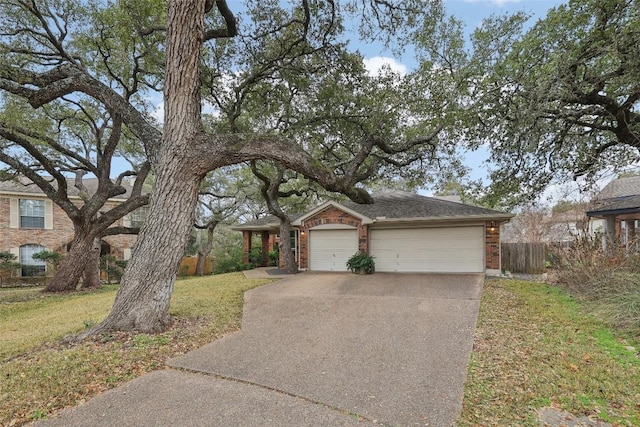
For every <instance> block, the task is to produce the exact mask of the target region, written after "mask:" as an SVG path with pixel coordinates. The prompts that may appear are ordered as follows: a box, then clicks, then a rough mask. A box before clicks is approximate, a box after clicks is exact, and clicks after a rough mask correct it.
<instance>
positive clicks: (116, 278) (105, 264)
mask: <svg viewBox="0 0 640 427" xmlns="http://www.w3.org/2000/svg"><path fill="white" fill-rule="evenodd" d="M126 266H127V261H125V260H118V259H116V257H114V256H113V255H103V256H101V257H100V269H101V270H102V271H104V273H105V275H106V276H107V283H113V282H115V283H120V279H122V274H124V269H125V267H126Z"/></svg>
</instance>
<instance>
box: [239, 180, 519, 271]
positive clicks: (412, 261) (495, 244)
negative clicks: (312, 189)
mask: <svg viewBox="0 0 640 427" xmlns="http://www.w3.org/2000/svg"><path fill="white" fill-rule="evenodd" d="M373 199H374V203H373V204H370V205H362V204H357V203H354V202H343V203H338V202H333V201H331V202H326V203H323V204H322V205H320V206H318V207H316V208H315V209H312V210H311V211H309V212H306V213H304V214H299V215H295V216H292V218H291V219H292V226H293V228H294V231H293V236H292V241H293V242H294V246H295V248H294V250H295V252H296V260H297V262H298V266H299V268H300V269H303V270H307V269H308V270H314V271H346V265H345V264H346V260H347V259H349V257H350V256H351V255H353V254H354V253H356V252H357V251H364V252H367V253H369V254H371V255H373V256H374V257H375V262H376V271H397V272H446V273H449V272H456V273H484V272H487V273H492V274H496V273H499V271H500V224H501V223H503V222H506V221H508V220H509V219H511V218H512V217H513V215H512V214H509V213H505V212H499V211H495V210H490V209H484V208H481V207H477V206H471V205H466V204H463V203H457V202H452V201H449V200H442V199H438V198H433V197H425V196H420V195H417V194H412V193H407V192H402V191H395V192H387V193H382V194H378V195H374V196H373ZM278 227H279V223H278V220H277V218H275V217H267V218H263V219H261V220H258V221H252V222H249V223H246V224H242V225H240V226H237V227H234V229H235V230H239V231H242V232H243V236H244V239H243V241H244V251H245V254H248V253H249V251H250V250H251V242H252V234H253V233H256V232H257V233H261V234H262V243H263V248H265V245H266V248H268V244H269V241H270V239H269V237H268V236H269V235H271V234H277V233H278ZM245 259H246V258H245Z"/></svg>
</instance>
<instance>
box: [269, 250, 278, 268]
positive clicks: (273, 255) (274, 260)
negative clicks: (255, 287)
mask: <svg viewBox="0 0 640 427" xmlns="http://www.w3.org/2000/svg"><path fill="white" fill-rule="evenodd" d="M279 257H280V253H279V252H278V250H273V251H269V265H270V266H272V267H273V266H277V265H278V259H279Z"/></svg>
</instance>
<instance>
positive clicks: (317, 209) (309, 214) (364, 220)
mask: <svg viewBox="0 0 640 427" xmlns="http://www.w3.org/2000/svg"><path fill="white" fill-rule="evenodd" d="M330 206H333V207H334V208H336V209H339V210H341V211H343V212H346V213H348V214H349V215H352V216H354V217H356V218H358V219H359V220H360V221H362V223H363V224H371V223H372V222H373V220H372V219H371V218H369V217H368V216H366V215H363V214H362V213H360V212H358V211H356V210H354V209H352V208H350V207H347V206H345V205H343V204H340V203H338V202H335V201H332V200H330V201H328V202H324V203H323V204H321V205H319V206H316V207H315V208H314V209H312V210H310V211H309V212H306V213H305V214H303V215H301V216H300V217H298V218H297V219H296V220H295V221H293V222H292V223H291V225H295V226H299V225H302V222H303V221H305V220H307V219H309V218H311V217H313V216H314V215H316V214H317V213H319V212H322V211H323V210H325V209H327V208H328V207H330Z"/></svg>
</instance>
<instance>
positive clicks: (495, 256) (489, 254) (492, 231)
mask: <svg viewBox="0 0 640 427" xmlns="http://www.w3.org/2000/svg"><path fill="white" fill-rule="evenodd" d="M484 239H485V240H484V246H485V266H486V268H487V270H500V226H499V225H496V224H495V222H494V221H487V222H486V223H485V238H484Z"/></svg>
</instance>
